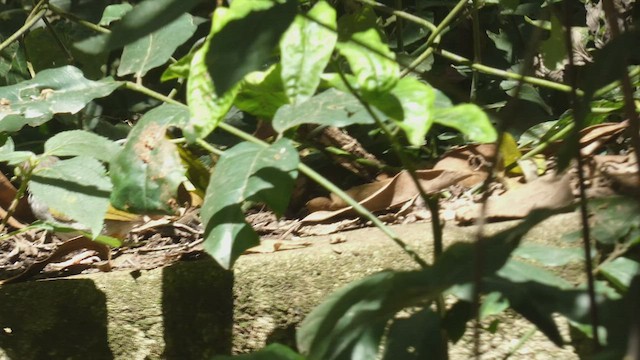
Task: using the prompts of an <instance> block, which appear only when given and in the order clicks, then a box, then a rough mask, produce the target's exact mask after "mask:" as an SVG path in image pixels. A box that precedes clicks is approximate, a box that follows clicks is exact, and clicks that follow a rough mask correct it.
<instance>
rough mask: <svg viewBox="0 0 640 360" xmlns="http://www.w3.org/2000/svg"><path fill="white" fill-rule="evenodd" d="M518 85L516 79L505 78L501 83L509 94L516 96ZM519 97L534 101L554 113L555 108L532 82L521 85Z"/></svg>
mask: <svg viewBox="0 0 640 360" xmlns="http://www.w3.org/2000/svg"><path fill="white" fill-rule="evenodd" d="M517 87H518V81H515V80H504V81H502V82H501V83H500V88H501V89H502V90H504V91H505V92H506V93H507V95H509V96H515V95H516V89H517ZM517 95H518V98H519V99H522V100H526V101H530V102H532V103H535V104H538V105H540V107H542V108H543V109H544V111H545V112H546V113H547V114H549V115H551V114H552V113H553V109H552V108H551V106H549V105H548V104H547V103H546V102H545V101H544V99H543V98H542V96H540V92H539V91H538V89H536V88H535V87H533V86H531V85H530V84H522V85H520V90H519V92H518V94H517Z"/></svg>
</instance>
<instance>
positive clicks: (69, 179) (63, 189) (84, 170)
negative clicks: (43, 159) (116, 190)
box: [29, 156, 111, 237]
mask: <svg viewBox="0 0 640 360" xmlns="http://www.w3.org/2000/svg"><path fill="white" fill-rule="evenodd" d="M29 192H30V193H31V195H32V196H33V197H35V198H36V199H37V200H38V201H40V202H42V203H43V204H44V205H46V206H47V207H49V208H50V209H55V211H56V212H58V213H61V214H63V215H65V216H67V217H69V218H71V219H73V220H75V221H77V222H78V223H80V224H81V225H83V226H86V228H88V229H89V230H90V231H91V234H92V235H93V237H96V236H98V235H99V234H100V232H101V231H102V226H103V221H104V216H105V214H106V213H107V208H108V207H109V194H110V192H111V182H110V181H109V177H108V176H107V174H106V171H105V168H104V166H103V165H102V164H101V163H100V162H99V161H98V160H96V159H94V158H90V157H85V156H78V157H74V158H71V159H68V160H59V161H56V162H54V163H53V164H51V165H48V166H46V167H40V168H37V169H36V170H35V171H34V173H33V176H32V178H31V181H29Z"/></svg>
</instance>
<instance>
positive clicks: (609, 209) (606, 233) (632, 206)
mask: <svg viewBox="0 0 640 360" xmlns="http://www.w3.org/2000/svg"><path fill="white" fill-rule="evenodd" d="M589 209H590V213H592V218H593V231H592V235H593V237H594V238H595V239H596V240H597V241H598V242H599V243H601V244H606V245H613V244H615V243H616V242H620V241H624V240H625V239H626V237H627V236H628V235H629V234H630V233H631V232H632V231H633V230H637V229H639V228H640V216H639V215H640V205H638V202H637V201H636V199H634V198H632V197H611V198H602V199H594V200H593V201H590V202H589Z"/></svg>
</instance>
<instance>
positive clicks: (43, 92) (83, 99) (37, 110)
mask: <svg viewBox="0 0 640 360" xmlns="http://www.w3.org/2000/svg"><path fill="white" fill-rule="evenodd" d="M118 86H120V83H119V82H117V81H114V80H113V79H111V78H106V79H104V80H100V81H91V80H87V79H85V78H84V77H83V76H82V72H81V71H80V70H78V69H77V68H75V67H73V66H64V67H61V68H57V69H49V70H44V71H42V72H40V73H38V74H37V75H36V77H35V78H33V79H32V80H27V81H23V82H21V83H19V84H15V85H11V86H5V87H2V88H0V98H1V99H4V100H3V104H2V105H0V132H15V131H18V130H20V129H21V128H22V127H23V126H25V125H31V126H38V125H41V124H43V123H45V122H47V121H48V120H50V119H51V118H52V117H53V114H58V113H71V114H75V113H77V112H78V111H80V110H82V108H84V107H85V105H86V104H87V103H89V102H90V101H91V100H93V99H95V98H99V97H104V96H107V95H109V94H111V92H113V91H114V90H115V89H116V88H117V87H118Z"/></svg>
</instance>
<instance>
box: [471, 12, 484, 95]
mask: <svg viewBox="0 0 640 360" xmlns="http://www.w3.org/2000/svg"><path fill="white" fill-rule="evenodd" d="M478 2H479V1H478V0H473V9H472V10H471V21H472V25H473V62H474V63H475V64H481V63H482V56H481V51H480V18H479V17H478V8H479V5H478ZM479 75H480V73H479V72H478V71H477V70H476V71H474V72H473V74H472V75H471V92H470V94H469V100H470V101H471V102H475V100H476V97H477V94H478V89H477V88H478V76H479Z"/></svg>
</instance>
